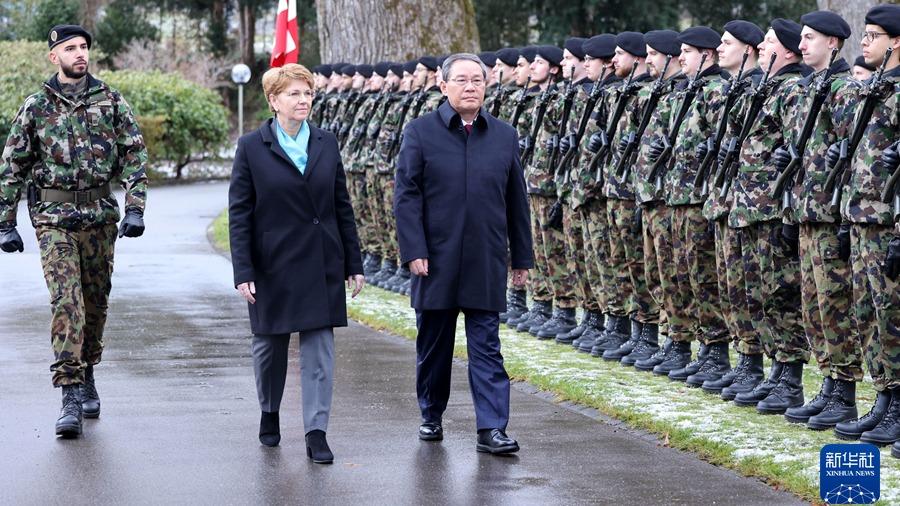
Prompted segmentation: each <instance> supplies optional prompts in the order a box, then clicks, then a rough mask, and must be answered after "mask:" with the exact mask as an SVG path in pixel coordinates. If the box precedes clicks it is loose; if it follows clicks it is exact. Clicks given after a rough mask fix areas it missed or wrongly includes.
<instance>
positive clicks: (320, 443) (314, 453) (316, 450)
mask: <svg viewBox="0 0 900 506" xmlns="http://www.w3.org/2000/svg"><path fill="white" fill-rule="evenodd" d="M306 456H307V457H309V458H311V459H312V461H313V463H315V464H331V463H332V462H334V454H333V453H331V448H329V447H328V441H326V440H325V433H324V432H322V431H321V430H318V429H317V430H311V431H309V433H307V434H306Z"/></svg>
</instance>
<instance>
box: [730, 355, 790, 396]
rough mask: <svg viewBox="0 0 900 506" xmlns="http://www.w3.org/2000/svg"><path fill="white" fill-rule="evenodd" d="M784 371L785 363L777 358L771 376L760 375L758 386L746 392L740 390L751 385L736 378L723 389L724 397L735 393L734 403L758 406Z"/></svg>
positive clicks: (760, 359)
mask: <svg viewBox="0 0 900 506" xmlns="http://www.w3.org/2000/svg"><path fill="white" fill-rule="evenodd" d="M759 362H760V364H762V356H761V355H760V358H759ZM782 371H784V364H782V363H781V362H779V361H777V360H773V361H772V368H771V369H769V377H768V378H766V379H765V380H763V379H762V375H760V376H759V381H758V382H757V384H756V386H754V387H752V388H751V389H750V390H745V391H744V392H738V390H739V389H743V388H746V387H747V386H749V382H747V383H744V382H741V383H738V381H737V378H735V382H734V383H732V384H731V386H730V387H728V388H726V389H724V390H722V398H723V399H724V398H725V395H726V393H728V394H729V395H730V394H732V393H734V394H736V395H734V396H733V397H732V399H734V403H735V404H736V405H738V406H743V407H750V406H754V407H755V406H756V405H757V404H759V401H761V400H763V399H765V398H766V396H768V395H769V392H771V391H772V389H773V388H775V385H777V384H778V380H779V379H780V378H781V373H782Z"/></svg>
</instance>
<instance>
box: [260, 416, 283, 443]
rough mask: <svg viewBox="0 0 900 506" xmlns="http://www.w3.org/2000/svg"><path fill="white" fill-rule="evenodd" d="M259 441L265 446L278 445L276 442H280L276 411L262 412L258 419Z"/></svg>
mask: <svg viewBox="0 0 900 506" xmlns="http://www.w3.org/2000/svg"><path fill="white" fill-rule="evenodd" d="M259 442H260V443H262V444H264V445H266V446H278V443H280V442H281V429H280V427H279V423H278V411H273V412H271V413H269V412H267V411H263V412H262V416H261V417H260V419H259Z"/></svg>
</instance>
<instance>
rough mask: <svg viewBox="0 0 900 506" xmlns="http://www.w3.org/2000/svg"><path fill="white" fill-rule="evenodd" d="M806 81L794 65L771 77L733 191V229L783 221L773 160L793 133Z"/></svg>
mask: <svg viewBox="0 0 900 506" xmlns="http://www.w3.org/2000/svg"><path fill="white" fill-rule="evenodd" d="M802 78H803V76H802V75H801V74H800V66H799V65H796V64H791V65H788V66H785V67H784V68H782V69H780V70H779V71H778V73H777V74H775V75H774V76H771V77H770V78H769V82H768V83H767V84H766V86H767V87H768V88H769V89H770V90H771V91H770V92H769V94H768V97H767V98H766V100H765V102H764V103H763V107H762V110H761V111H760V112H759V115H758V116H757V117H756V118H755V120H753V126H752V128H751V129H750V131H749V135H748V136H747V139H746V140H745V141H744V144H743V146H741V152H740V158H739V160H738V167H739V168H738V171H737V175H736V176H735V178H734V181H732V183H731V188H730V190H729V191H730V192H731V193H733V194H734V203H733V205H732V207H731V211H730V212H729V213H728V226H729V227H731V228H742V227H747V226H750V225H753V224H755V223H760V222H764V221H770V220H774V219H780V218H781V202H780V201H776V200H774V199H773V198H772V193H773V192H774V190H775V181H776V180H777V179H778V170H777V169H776V168H775V166H774V165H772V163H771V156H772V152H773V151H775V149H776V148H777V147H779V146H781V145H783V144H784V143H785V140H786V139H789V138H790V136H791V135H792V133H793V132H792V127H793V125H794V124H795V122H796V119H795V117H794V115H795V114H797V102H798V100H799V98H800V96H801V94H802V92H803V89H802V87H801V86H800V80H801V79H802ZM749 106H750V101H749V100H745V101H744V103H743V107H742V109H745V108H749ZM741 112H744V111H741Z"/></svg>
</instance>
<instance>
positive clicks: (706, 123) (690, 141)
mask: <svg viewBox="0 0 900 506" xmlns="http://www.w3.org/2000/svg"><path fill="white" fill-rule="evenodd" d="M700 80H701V81H702V84H700V88H699V89H698V90H697V95H696V96H695V97H694V101H693V102H692V103H691V106H690V108H689V109H688V111H687V114H686V115H685V117H684V120H682V122H681V126H680V128H679V129H678V134H677V136H676V137H675V145H674V147H673V148H672V157H671V158H670V159H669V163H670V169H669V170H668V172H666V178H665V181H664V183H663V195H664V197H665V200H666V205H668V206H684V205H697V204H702V203H703V200H702V199H701V198H700V197H699V196H698V195H697V192H695V191H694V178H695V177H696V176H697V169H699V168H700V162H701V161H702V160H700V159H698V158H697V147H698V146H700V144H703V143H705V142H706V140H707V139H709V138H710V137H712V136H713V135H715V133H716V127H717V126H718V120H719V115H720V111H721V109H722V105H723V103H722V98H723V95H722V90H723V88H724V87H725V81H724V80H723V79H722V70H721V69H720V68H719V66H718V65H712V66H710V67H709V68H708V69H706V70H704V71H703V72H701V73H700ZM698 84H699V83H698ZM686 92H687V89H686V87H684V89H682V90H679V93H678V101H677V105H676V106H675V107H677V108H679V109H680V108H681V103H682V101H683V100H684V95H685V93H686ZM677 114H678V109H676V111H675V113H674V114H672V115H671V118H670V121H671V124H670V129H671V128H672V127H673V126H674V122H675V116H676V115H677ZM670 132H671V130H670Z"/></svg>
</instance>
